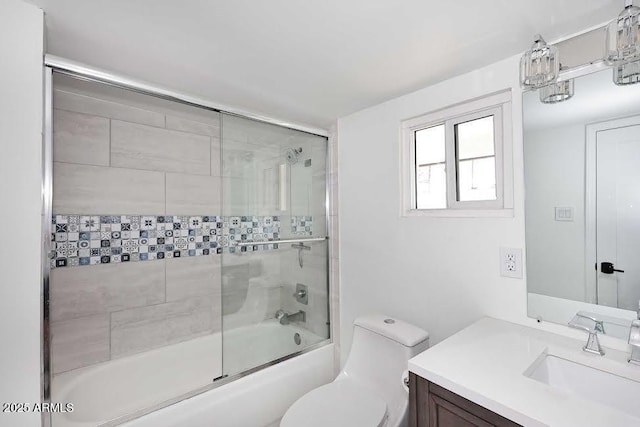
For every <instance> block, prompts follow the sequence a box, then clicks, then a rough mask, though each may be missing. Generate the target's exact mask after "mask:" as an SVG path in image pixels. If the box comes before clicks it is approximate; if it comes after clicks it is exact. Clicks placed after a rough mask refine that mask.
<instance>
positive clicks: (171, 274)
mask: <svg viewBox="0 0 640 427" xmlns="http://www.w3.org/2000/svg"><path fill="white" fill-rule="evenodd" d="M64 79H65V78H63V79H61V80H59V81H61V84H59V85H57V86H56V90H55V91H54V195H53V211H54V217H53V218H52V221H53V226H54V227H53V230H54V231H55V232H54V233H53V234H52V241H53V246H52V247H53V251H52V254H51V262H52V267H53V269H52V273H51V307H50V310H51V336H52V364H53V371H54V373H61V372H65V371H69V370H73V369H77V368H80V367H84V366H88V365H91V364H95V363H100V362H104V361H107V360H111V359H116V358H118V357H123V356H127V355H131V354H134V353H138V352H142V351H147V350H150V349H153V348H158V347H162V346H165V345H169V344H173V343H177V342H180V341H184V340H188V339H191V338H195V337H198V336H202V335H205V334H210V333H215V332H219V331H220V330H221V318H222V314H223V313H222V311H223V310H222V307H223V306H224V308H225V312H227V313H229V316H227V314H225V322H227V324H234V325H236V326H242V325H243V324H247V323H251V322H253V323H255V322H256V321H260V320H261V319H264V318H268V317H273V313H275V309H277V308H280V304H279V301H280V294H281V290H280V288H281V287H284V286H285V285H286V283H283V275H285V273H286V270H287V269H288V267H287V269H283V268H282V266H281V265H280V260H279V257H278V256H277V255H276V252H280V251H270V250H269V249H278V244H277V243H275V241H277V239H279V238H287V237H285V236H297V237H304V236H312V235H315V234H314V233H318V234H324V232H323V231H322V230H320V229H316V230H314V220H315V223H316V224H317V225H318V226H320V228H321V229H323V228H324V226H323V224H324V222H325V220H326V217H325V216H324V215H325V212H324V211H323V209H322V208H321V207H320V206H319V207H318V208H317V209H313V210H312V213H313V215H314V216H312V215H308V214H307V215H294V216H286V217H279V216H274V215H273V213H268V212H266V211H265V209H264V208H262V207H260V205H259V204H256V205H255V206H254V205H252V204H250V203H249V204H247V203H246V201H244V200H240V199H239V200H238V202H237V203H236V204H233V203H231V204H229V209H232V210H233V212H230V211H229V209H227V210H226V211H224V212H223V211H222V206H221V198H220V194H221V183H222V180H221V175H222V174H223V173H224V172H223V171H221V162H220V156H221V150H220V117H219V115H218V114H217V113H215V112H209V111H204V110H198V109H190V110H186V109H185V108H183V107H181V108H180V109H178V110H174V108H173V107H174V105H171V104H170V103H165V102H164V101H159V102H158V103H156V102H155V101H153V103H152V104H147V103H146V100H145V99H144V98H142V100H140V99H141V98H135V97H132V98H127V96H128V95H127V94H124V96H123V97H120V96H113V95H112V94H110V93H107V92H105V91H102V92H101V90H100V89H97V90H96V91H94V90H93V89H94V88H91V87H89V86H87V85H86V84H84V83H81V84H80V86H78V85H76V84H75V83H74V86H73V87H69V85H68V83H69V82H66V81H65V80H64ZM83 85H84V86H83ZM116 95H118V94H116ZM119 95H123V94H119ZM122 99H124V100H125V101H122ZM237 152H238V153H242V152H241V151H239V150H238V151H237ZM231 154H232V155H233V153H231ZM239 158H240V159H241V160H242V161H245V157H244V155H243V156H241V157H239ZM231 160H233V159H232V158H231V159H227V158H225V162H226V163H228V161H231ZM314 169H315V165H314ZM323 173H324V172H323ZM225 181H226V182H228V183H231V184H233V178H232V177H226V178H225ZM319 181H320V182H321V181H323V180H319ZM228 190H229V189H228V188H227V189H225V191H228ZM236 206H237V207H236ZM242 206H244V207H245V211H242V210H238V208H241V207H242ZM254 208H255V209H254ZM246 209H249V210H251V212H246ZM254 211H255V212H254ZM245 213H246V214H253V215H246V216H243V215H244V214H245ZM256 213H257V214H259V215H260V216H255V214H256ZM222 215H224V216H222ZM316 215H317V217H316ZM316 218H318V219H316ZM316 228H318V227H316ZM265 240H274V243H273V244H270V245H249V246H243V247H236V246H235V243H236V242H252V241H254V242H258V241H265ZM222 252H237V253H239V254H242V253H243V252H259V253H254V254H253V255H251V257H250V258H246V257H238V258H236V257H233V259H231V261H230V262H229V265H226V267H225V277H222V266H221V256H220V254H221V253H222ZM269 252H273V256H271V255H268V254H269ZM262 253H264V255H260V254H262ZM139 261H144V262H139ZM265 278H266V279H265ZM222 280H225V281H226V282H225V283H234V284H235V283H240V284H246V283H253V284H258V285H259V287H260V288H261V289H262V288H264V289H265V290H264V292H266V293H267V294H268V295H270V297H269V301H271V302H270V303H269V304H268V307H267V308H266V309H265V311H264V312H262V313H256V312H255V311H252V312H251V313H248V312H247V313H244V311H243V307H242V305H243V301H245V300H246V299H247V298H248V296H247V292H248V291H249V290H250V289H247V287H246V286H244V287H243V286H236V285H233V286H227V285H225V286H224V289H223V287H222V284H221V281H222ZM285 281H286V282H288V280H285ZM262 282H264V284H263V285H261V284H260V283H262ZM223 290H224V292H225V294H223ZM286 293H287V294H289V291H288V290H287V291H286ZM256 316H261V318H260V319H258V318H257V317H256ZM312 329H314V328H312ZM316 329H317V328H316Z"/></svg>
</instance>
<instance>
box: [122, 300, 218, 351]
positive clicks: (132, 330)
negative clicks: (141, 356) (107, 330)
mask: <svg viewBox="0 0 640 427" xmlns="http://www.w3.org/2000/svg"><path fill="white" fill-rule="evenodd" d="M211 307H212V298H211V297H198V298H191V299H187V300H182V301H178V302H169V303H166V304H158V305H154V306H149V307H140V308H133V309H129V310H123V311H118V312H115V313H112V314H111V357H112V358H116V357H121V356H126V355H128V354H134V353H139V352H141V351H146V350H151V349H153V348H158V347H163V346H166V345H169V344H174V343H177V342H181V341H185V340H188V339H191V338H195V337H198V336H202V335H206V334H208V333H211V330H212V328H213V319H212V309H211Z"/></svg>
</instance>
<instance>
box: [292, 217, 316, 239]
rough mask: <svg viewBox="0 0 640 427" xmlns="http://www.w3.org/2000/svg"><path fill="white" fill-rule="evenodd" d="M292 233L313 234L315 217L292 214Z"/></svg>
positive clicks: (298, 234) (297, 234)
mask: <svg viewBox="0 0 640 427" xmlns="http://www.w3.org/2000/svg"><path fill="white" fill-rule="evenodd" d="M291 233H293V235H294V236H311V235H313V218H312V217H310V216H292V217H291Z"/></svg>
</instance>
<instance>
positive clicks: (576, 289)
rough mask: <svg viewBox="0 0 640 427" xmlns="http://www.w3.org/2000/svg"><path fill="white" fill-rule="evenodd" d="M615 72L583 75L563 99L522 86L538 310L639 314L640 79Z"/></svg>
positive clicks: (542, 314) (566, 315)
mask: <svg viewBox="0 0 640 427" xmlns="http://www.w3.org/2000/svg"><path fill="white" fill-rule="evenodd" d="M611 73H612V70H611V69H605V70H602V71H598V72H594V73H591V74H586V75H583V76H580V77H577V78H576V79H575V95H574V96H573V97H572V98H571V99H569V100H568V101H566V102H561V103H557V104H544V103H542V102H540V97H539V94H538V93H537V92H526V93H525V94H524V95H523V111H524V160H525V186H526V246H527V286H528V292H529V315H530V316H531V317H536V318H543V319H545V320H550V321H555V322H562V323H566V322H567V321H568V320H569V319H571V318H572V317H573V315H575V313H576V312H577V311H578V310H587V311H590V312H595V313H600V314H601V315H610V316H614V317H623V318H626V319H631V318H635V317H636V311H637V310H638V305H639V301H640V262H638V260H639V259H640V210H639V208H640V167H639V166H638V165H639V163H640V85H630V86H624V87H622V86H616V85H614V84H613V83H612V79H611ZM569 301H571V302H569ZM596 305H597V306H596ZM598 306H599V307H598ZM624 310H632V311H624Z"/></svg>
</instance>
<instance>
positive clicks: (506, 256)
mask: <svg viewBox="0 0 640 427" xmlns="http://www.w3.org/2000/svg"><path fill="white" fill-rule="evenodd" d="M500 275H501V276H503V277H512V278H514V279H522V249H520V248H500Z"/></svg>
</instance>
